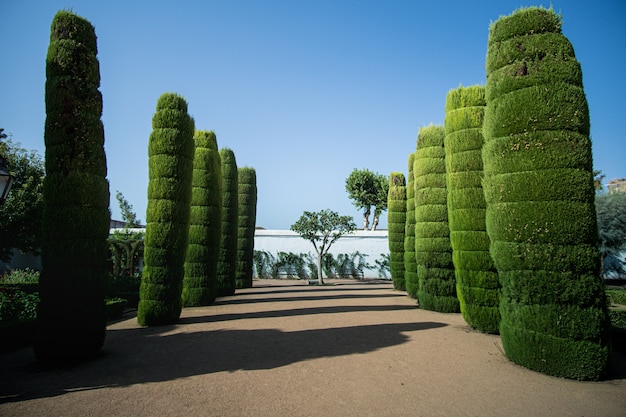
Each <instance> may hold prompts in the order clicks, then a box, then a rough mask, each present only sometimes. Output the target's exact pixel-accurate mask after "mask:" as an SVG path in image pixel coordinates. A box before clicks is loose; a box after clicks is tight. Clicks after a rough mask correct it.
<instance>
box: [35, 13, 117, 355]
mask: <svg viewBox="0 0 626 417" xmlns="http://www.w3.org/2000/svg"><path fill="white" fill-rule="evenodd" d="M97 52H98V51H97V42H96V34H95V31H94V28H93V26H92V25H91V23H89V22H88V21H87V20H85V19H84V18H82V17H80V16H77V15H75V14H73V13H72V12H68V11H60V12H58V13H57V14H56V15H55V16H54V19H53V21H52V26H51V33H50V46H49V48H48V56H47V58H46V77H47V78H46V122H45V132H44V140H45V145H46V160H45V164H46V177H45V179H44V183H43V200H44V210H43V230H42V237H43V238H42V248H41V264H42V267H43V271H42V273H41V278H40V281H39V295H40V297H41V302H40V303H39V307H38V314H37V315H38V336H37V341H36V343H35V354H36V356H37V359H38V360H39V361H41V362H47V363H51V364H58V363H63V362H68V361H76V360H82V359H87V358H90V357H93V356H95V355H96V354H97V353H98V352H99V351H100V349H101V348H102V345H103V343H104V339H105V332H106V313H105V305H104V291H105V283H106V280H107V278H108V269H107V257H108V242H107V238H108V235H109V226H110V213H109V198H110V195H109V183H108V181H107V179H106V174H107V165H106V156H105V151H104V128H103V125H102V121H101V115H102V95H101V93H100V91H99V90H98V88H99V87H100V69H99V64H98V60H97V58H96V55H97Z"/></svg>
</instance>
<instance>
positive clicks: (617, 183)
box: [606, 178, 626, 194]
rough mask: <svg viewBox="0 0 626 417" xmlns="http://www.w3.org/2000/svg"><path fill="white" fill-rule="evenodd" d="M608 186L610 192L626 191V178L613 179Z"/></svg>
mask: <svg viewBox="0 0 626 417" xmlns="http://www.w3.org/2000/svg"><path fill="white" fill-rule="evenodd" d="M606 188H607V189H608V190H609V194H610V193H615V192H618V191H621V192H626V178H615V179H612V180H611V181H609V183H608V184H607V185H606Z"/></svg>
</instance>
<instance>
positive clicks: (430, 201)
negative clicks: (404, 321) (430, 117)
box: [413, 125, 459, 313]
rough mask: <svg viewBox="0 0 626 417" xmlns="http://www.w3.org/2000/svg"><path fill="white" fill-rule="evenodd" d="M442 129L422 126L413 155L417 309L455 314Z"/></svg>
mask: <svg viewBox="0 0 626 417" xmlns="http://www.w3.org/2000/svg"><path fill="white" fill-rule="evenodd" d="M444 139H445V129H444V127H443V126H434V125H430V126H426V127H422V128H421V129H420V130H419V133H418V135H417V151H416V152H415V167H414V168H413V176H414V181H415V256H416V263H417V276H418V282H419V287H418V291H417V300H418V302H419V305H420V307H421V308H423V309H426V310H433V311H439V312H442V313H456V312H459V300H458V299H457V296H456V281H455V277H454V266H453V264H452V247H451V246H450V228H449V226H448V209H447V198H448V191H447V189H446V160H445V150H444V147H443V146H444Z"/></svg>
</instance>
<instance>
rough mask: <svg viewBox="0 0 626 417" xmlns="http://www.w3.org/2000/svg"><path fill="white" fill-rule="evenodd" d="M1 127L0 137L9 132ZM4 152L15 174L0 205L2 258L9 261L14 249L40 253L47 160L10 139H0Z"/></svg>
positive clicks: (3, 137)
mask: <svg viewBox="0 0 626 417" xmlns="http://www.w3.org/2000/svg"><path fill="white" fill-rule="evenodd" d="M2 131H3V129H2V128H0V139H5V138H6V134H4V133H2ZM0 155H2V156H3V157H4V158H5V159H6V161H7V165H8V168H9V172H11V173H12V174H13V175H14V177H15V178H14V179H13V186H12V187H11V192H10V193H9V195H8V197H7V199H6V201H5V202H4V204H2V205H0V236H2V238H1V239H0V260H2V261H4V262H8V261H10V259H11V255H12V253H13V249H18V250H19V251H20V252H31V253H35V254H37V253H39V251H40V250H41V218H42V215H43V179H44V174H45V169H44V163H43V160H42V159H41V156H40V155H39V154H38V153H37V152H36V151H28V150H26V149H23V148H21V147H20V144H19V143H15V142H13V141H12V140H11V139H7V140H0Z"/></svg>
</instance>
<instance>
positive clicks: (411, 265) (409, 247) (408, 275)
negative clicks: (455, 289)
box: [404, 153, 418, 298]
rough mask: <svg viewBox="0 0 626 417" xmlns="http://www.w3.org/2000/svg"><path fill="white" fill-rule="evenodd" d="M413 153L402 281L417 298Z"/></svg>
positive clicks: (407, 190)
mask: <svg viewBox="0 0 626 417" xmlns="http://www.w3.org/2000/svg"><path fill="white" fill-rule="evenodd" d="M414 161H415V153H412V154H410V155H409V175H408V179H407V185H406V227H405V228H404V282H405V288H406V293H407V294H408V295H409V297H411V298H417V288H418V282H417V265H416V263H415V215H414V213H415V183H414V181H413V165H414Z"/></svg>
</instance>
